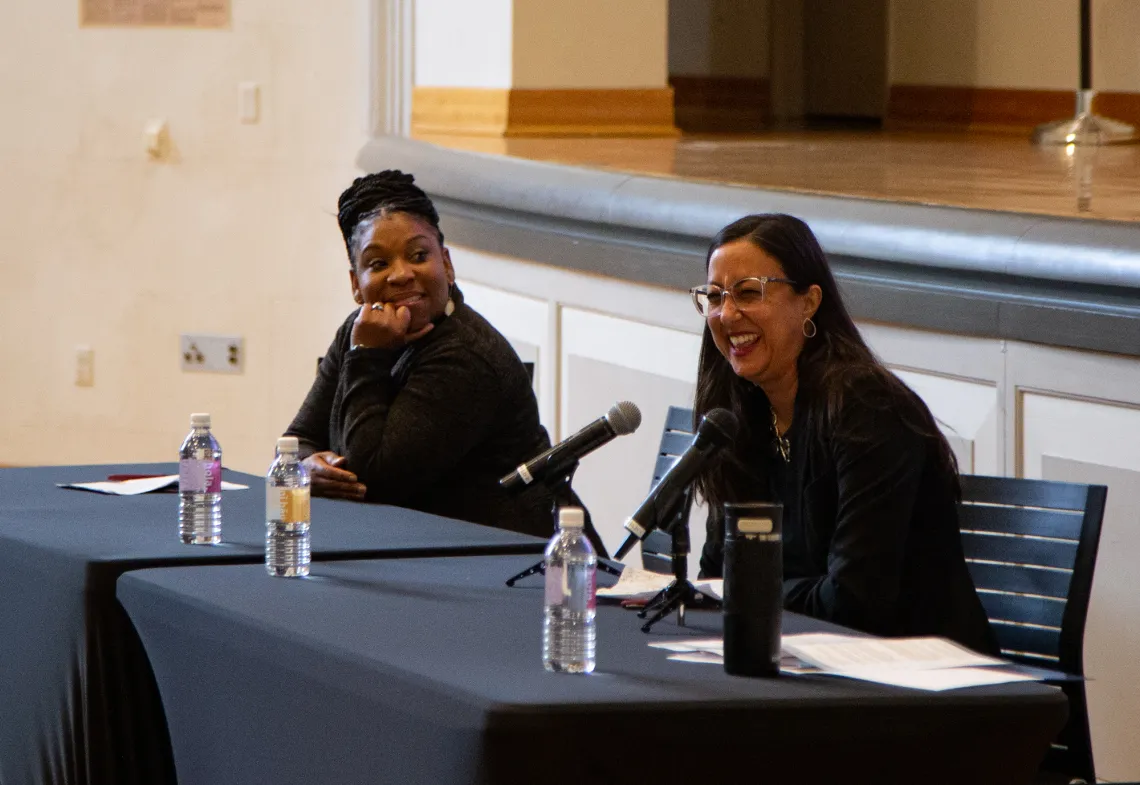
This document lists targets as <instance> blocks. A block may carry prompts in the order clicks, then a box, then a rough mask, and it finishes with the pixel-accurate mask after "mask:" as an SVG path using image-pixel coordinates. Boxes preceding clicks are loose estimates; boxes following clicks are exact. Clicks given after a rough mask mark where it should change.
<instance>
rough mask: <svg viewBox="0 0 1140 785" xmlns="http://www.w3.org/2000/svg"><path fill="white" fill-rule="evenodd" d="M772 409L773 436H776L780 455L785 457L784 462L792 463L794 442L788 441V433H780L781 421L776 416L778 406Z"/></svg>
mask: <svg viewBox="0 0 1140 785" xmlns="http://www.w3.org/2000/svg"><path fill="white" fill-rule="evenodd" d="M769 408H771V409H772V436H774V437H775V438H776V449H777V450H779V451H780V457H781V458H783V459H784V463H790V462H791V460H792V444H791V442H789V441H788V439H787V435H786V434H785V435H784V436H781V435H780V422H779V420H778V419H777V418H776V407H774V406H772V407H769Z"/></svg>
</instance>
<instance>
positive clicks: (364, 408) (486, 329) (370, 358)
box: [286, 292, 554, 537]
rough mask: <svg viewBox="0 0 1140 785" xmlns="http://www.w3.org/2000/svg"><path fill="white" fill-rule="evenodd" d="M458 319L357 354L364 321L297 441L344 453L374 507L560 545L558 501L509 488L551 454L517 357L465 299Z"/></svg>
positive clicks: (341, 335)
mask: <svg viewBox="0 0 1140 785" xmlns="http://www.w3.org/2000/svg"><path fill="white" fill-rule="evenodd" d="M453 299H454V301H455V303H456V308H455V311H454V313H453V314H452V315H451V316H450V317H447V318H445V319H442V320H441V321H440V322H438V323H437V324H436V327H435V329H434V330H432V331H431V332H430V333H428V334H427V335H426V336H424V337H423V338H422V339H420V340H418V341H416V342H415V343H413V344H411V345H410V346H407V347H405V348H403V349H400V350H386V349H356V350H353V351H350V350H349V349H350V345H351V340H352V324H353V321H354V320H355V319H356V314H357V312H356V311H353V312H352V313H351V314H350V315H349V316H348V318H347V319H345V321H344V324H342V325H341V327H340V329H339V330H338V331H337V334H336V338H334V339H333V342H332V344H331V345H330V346H329V349H328V352H327V353H326V354H325V356H324V358H323V360H322V361H321V364H320V368H319V370H318V373H317V379H316V381H315V382H314V383H313V386H312V388H311V389H310V390H309V394H308V396H307V397H306V398H305V402H304V403H303V404H302V405H301V409H300V411H299V412H298V413H297V416H296V417H295V418H294V419H293V422H292V424H290V426H289V429H288V430H287V431H286V434H287V435H290V436H296V437H298V439H299V440H300V442H301V444H302V454H303V455H306V456H307V455H310V454H312V453H314V452H319V451H321V450H332V451H333V452H335V453H337V454H339V455H343V456H345V458H346V459H347V460H346V463H347V466H346V468H348V469H349V470H350V471H352V472H354V473H355V474H356V475H357V477H358V478H359V480H360V482H362V483H364V484H365V485H366V486H367V488H368V491H367V495H366V497H365V498H366V500H367V501H371V502H382V503H385V504H393V505H397V506H401V507H409V508H412V509H416V510H423V511H424V512H430V513H434V514H437V515H444V516H448V517H451V518H459V519H461V520H466V521H473V522H475V523H483V524H487V525H489V526H496V527H498V528H502V529H510V530H512V531H517V532H523V533H526V534H533V535H537V536H541V537H549V536H550V535H551V534H552V532H553V530H554V524H553V515H552V503H553V498H552V496H551V495H550V493H549V492H548V491H547V489H546V488H544V487H541V486H535V487H532V488H528V489H526V490H525V491H524V492H522V493H520V494H508V493H506V492H505V491H503V490H502V489H501V488H500V487H499V478H500V477H502V476H503V475H505V474H508V473H509V472H510V471H512V470H513V469H514V468H515V467H517V466H518V465H519V464H520V463H523V462H524V461H526V460H528V459H529V458H531V457H533V456H535V455H537V454H538V453H540V452H542V451H543V450H545V449H546V448H548V447H549V446H550V438H549V436H548V435H547V433H546V429H545V428H543V427H542V426H541V425H540V424H539V421H538V404H537V402H536V401H535V397H534V391H533V390H532V389H531V383H530V380H529V379H528V376H527V372H526V369H525V367H524V366H523V364H522V363H521V362H520V361H519V358H518V356H517V355H516V354H515V352H514V349H512V348H511V346H510V344H509V343H507V340H506V339H505V338H503V336H502V335H500V334H499V332H498V331H496V330H495V328H494V327H492V326H491V325H490V324H488V323H487V321H486V320H485V319H484V318H483V317H482V316H480V315H479V314H478V313H476V312H475V311H474V310H473V309H472V308H470V307H469V306H467V305H465V304H464V303H463V300H462V295H459V294H458V292H456V296H455V297H454V298H453Z"/></svg>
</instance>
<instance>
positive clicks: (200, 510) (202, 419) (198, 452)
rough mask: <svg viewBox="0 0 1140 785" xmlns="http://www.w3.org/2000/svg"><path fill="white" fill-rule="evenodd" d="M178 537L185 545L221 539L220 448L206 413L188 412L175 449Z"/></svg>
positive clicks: (214, 542) (211, 542) (219, 540)
mask: <svg viewBox="0 0 1140 785" xmlns="http://www.w3.org/2000/svg"><path fill="white" fill-rule="evenodd" d="M178 496H179V500H178V538H179V539H180V540H182V542H184V543H186V544H187V545H217V544H218V543H220V542H221V541H222V448H221V447H220V446H218V440H217V439H215V438H214V434H212V433H210V415H208V414H191V415H190V433H189V434H188V435H187V436H186V441H184V442H182V448H181V449H180V450H179V451H178Z"/></svg>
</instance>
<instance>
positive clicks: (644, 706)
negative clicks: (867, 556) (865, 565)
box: [118, 556, 1067, 785]
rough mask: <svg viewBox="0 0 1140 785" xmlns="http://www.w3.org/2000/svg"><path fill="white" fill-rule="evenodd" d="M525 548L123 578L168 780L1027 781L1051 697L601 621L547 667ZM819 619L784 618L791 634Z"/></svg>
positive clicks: (608, 617)
mask: <svg viewBox="0 0 1140 785" xmlns="http://www.w3.org/2000/svg"><path fill="white" fill-rule="evenodd" d="M525 563H526V559H525V558H520V557H510V556H507V557H482V556H475V557H464V558H451V559H401V560H398V561H393V560H389V561H344V562H337V563H322V564H319V565H315V566H314V569H313V575H312V577H310V578H309V579H308V580H304V581H273V580H270V579H269V578H267V577H266V576H265V575H264V574H263V572H261V571H259V570H258V569H257V568H256V567H248V566H216V567H197V568H188V569H167V570H143V571H138V572H132V573H129V574H127V575H124V576H123V577H122V578H121V579H120V580H119V586H118V596H119V599H120V601H121V602H122V604H123V606H124V607H125V609H126V611H127V613H128V614H129V616H130V618H131V621H132V622H133V623H134V625H135V626H136V627H137V628H138V630H139V634H140V636H141V638H142V641H143V644H144V646H145V648H146V651H147V654H148V656H149V657H150V661H151V662H152V664H153V666H154V672H155V675H156V677H157V680H158V684H159V689H160V691H161V693H162V698H163V702H164V704H165V706H166V714H167V719H168V721H169V725H170V733H171V739H172V743H173V748H174V757H175V761H176V765H177V770H178V779H179V782H180V783H181V785H199V784H200V783H216V782H226V783H229V784H230V785H246V784H247V783H248V784H249V785H253V783H265V782H273V783H282V784H284V783H312V782H336V783H338V784H340V785H349V784H352V783H388V782H392V783H397V782H398V783H533V782H536V781H541V782H544V783H563V782H565V783H574V784H575V785H582V783H608V782H614V783H623V784H624V783H628V782H631V781H636V782H649V783H653V784H654V785H659V784H664V783H682V782H683V783H688V784H689V785H692V784H693V783H702V782H729V781H738V780H740V773H741V772H753V774H751V775H749V776H748V777H747V779H749V780H752V781H757V782H759V781H763V782H775V783H779V782H795V783H812V782H819V783H824V782H826V783H835V782H844V783H852V782H875V783H890V782H898V783H908V785H910V784H913V783H916V782H922V783H949V782H969V783H995V784H996V783H1001V785H1011V784H1012V783H1017V782H1027V781H1028V780H1029V779H1030V778H1031V776H1032V773H1033V771H1034V769H1035V768H1036V766H1037V764H1038V763H1039V761H1040V759H1041V758H1042V756H1043V755H1044V752H1045V750H1046V749H1047V747H1048V744H1049V740H1050V739H1052V738H1053V737H1054V736H1055V734H1056V732H1057V731H1058V730H1059V729H1060V727H1061V725H1062V724H1063V722H1064V720H1065V716H1066V711H1067V705H1066V701H1065V698H1064V696H1063V694H1062V693H1061V692H1060V691H1059V690H1057V689H1055V688H1052V687H1048V686H1044V685H1040V684H1034V683H1020V684H1010V685H1001V686H995V687H986V688H974V689H969V690H962V691H955V692H948V693H926V692H916V691H910V690H903V689H897V688H890V687H885V686H881V685H874V684H868V683H861V682H855V681H848V680H842V679H835V678H829V677H822V676H815V677H781V678H779V679H767V680H765V679H743V678H737V677H732V676H728V675H727V674H725V673H724V671H723V669H722V668H720V667H718V666H712V665H698V664H689V663H678V662H671V661H668V660H667V659H666V653H665V652H663V651H660V650H657V649H650V648H649V647H648V646H647V645H646V643H647V641H648V640H649V639H650V638H651V637H657V638H660V637H663V636H665V635H668V634H678V633H680V634H689V635H710V634H712V635H715V634H719V631H720V615H719V614H717V613H715V612H704V613H700V612H692V611H691V612H690V614H689V619H690V627H689V628H688V629H681V628H677V627H676V626H673V625H672V622H671V621H665V622H662V623H660V624H658V625H657V626H656V627H655V628H654V630H655V632H654V634H653V636H646V635H645V634H644V633H642V632H641V631H640V630H639V626H640V620H639V619H637V618H636V616H634V615H633V614H632V613H630V612H629V611H626V610H623V609H621V608H618V607H613V606H607V607H600V608H599V613H598V668H597V672H596V673H594V674H593V675H591V676H569V675H562V674H549V673H546V672H545V671H544V670H543V668H542V664H541V661H540V659H541V658H540V640H541V618H542V594H543V592H542V581H541V579H539V578H537V576H536V577H535V578H532V579H529V580H528V581H527V582H525V583H521V584H519V585H517V586H516V587H515V588H513V589H509V588H507V587H506V586H504V585H503V580H504V578H506V577H507V576H509V575H510V574H513V573H514V572H516V571H517V570H518V569H520V568H521V567H523V566H525ZM820 629H834V627H833V626H831V625H826V624H823V623H821V622H818V621H814V620H811V619H807V618H805V617H800V616H796V615H794V614H787V615H785V630H786V631H807V630H820Z"/></svg>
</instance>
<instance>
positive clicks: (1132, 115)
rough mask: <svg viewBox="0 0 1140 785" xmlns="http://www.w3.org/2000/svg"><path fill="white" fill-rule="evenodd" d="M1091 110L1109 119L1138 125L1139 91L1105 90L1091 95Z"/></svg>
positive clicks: (1139, 117)
mask: <svg viewBox="0 0 1140 785" xmlns="http://www.w3.org/2000/svg"><path fill="white" fill-rule="evenodd" d="M1093 111H1094V112H1095V113H1096V114H1099V115H1101V116H1102V117H1107V118H1108V119H1110V120H1119V121H1120V122H1122V123H1128V124H1129V125H1131V126H1136V127H1140V93H1121V92H1112V91H1107V90H1106V91H1105V92H1103V93H1097V94H1096V95H1095V96H1093Z"/></svg>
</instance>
